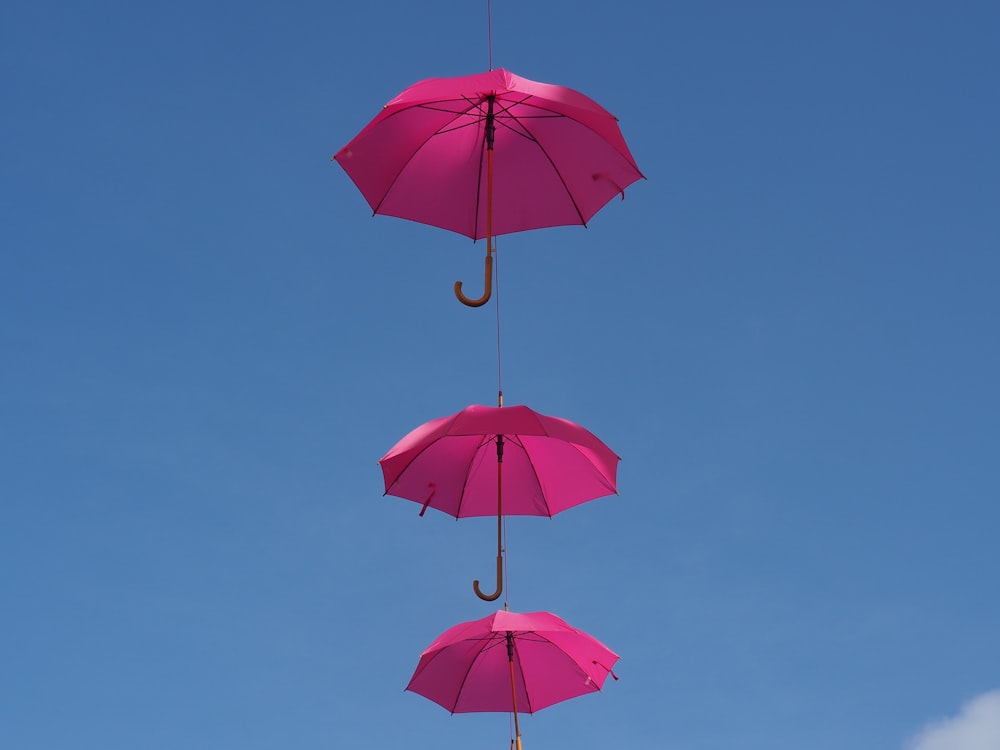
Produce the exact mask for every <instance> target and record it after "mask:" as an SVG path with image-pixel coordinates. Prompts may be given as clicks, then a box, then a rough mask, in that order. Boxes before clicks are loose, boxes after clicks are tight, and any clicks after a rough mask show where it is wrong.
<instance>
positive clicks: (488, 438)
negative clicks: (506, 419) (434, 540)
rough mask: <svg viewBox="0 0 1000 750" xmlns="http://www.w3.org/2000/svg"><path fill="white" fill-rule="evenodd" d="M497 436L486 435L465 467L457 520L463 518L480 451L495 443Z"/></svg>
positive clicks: (456, 514)
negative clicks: (467, 488) (466, 497)
mask: <svg viewBox="0 0 1000 750" xmlns="http://www.w3.org/2000/svg"><path fill="white" fill-rule="evenodd" d="M495 439H496V435H484V436H483V439H482V440H481V441H480V442H479V445H477V446H476V450H475V451H474V452H473V454H472V460H471V461H469V463H467V464H466V465H465V478H464V479H463V480H462V486H461V488H460V491H459V493H458V507H457V508H455V518H456V519H458V518H461V517H462V505H463V503H465V489H466V487H468V486H469V479H470V478H471V477H472V467H473V465H475V463H476V457H477V456H478V455H479V451H480V450H481V449H482V448H485V447H486V446H487V445H489V444H490V443H492V442H495Z"/></svg>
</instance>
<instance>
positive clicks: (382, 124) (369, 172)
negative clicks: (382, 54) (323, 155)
mask: <svg viewBox="0 0 1000 750" xmlns="http://www.w3.org/2000/svg"><path fill="white" fill-rule="evenodd" d="M494 152H496V159H495V162H496V163H495V165H494ZM333 158H334V159H335V160H336V161H337V163H338V164H340V165H341V166H342V167H343V168H344V170H345V171H346V172H347V174H348V175H349V176H350V178H351V179H352V180H353V181H354V183H355V185H357V187H358V189H359V190H360V191H361V193H362V194H363V195H364V197H365V199H366V200H367V201H368V204H369V205H370V206H371V208H372V211H373V212H374V213H376V214H384V215H387V216H396V217H400V218H403V219H409V220H411V221H417V222H420V223H423V224H430V225H432V226H436V227H441V228H443V229H447V230H450V231H453V232H458V233H459V234H463V235H465V236H466V237H471V238H472V239H473V240H477V239H482V238H486V242H487V247H486V277H485V286H486V290H485V293H484V295H483V296H482V297H481V298H480V299H476V300H472V299H469V298H468V297H466V296H465V295H464V294H463V293H462V283H461V282H456V283H455V294H456V295H457V296H458V298H459V299H460V300H461V301H462V302H464V303H465V304H467V305H470V306H472V307H477V306H479V305H482V304H485V302H486V301H487V300H488V299H489V298H490V294H491V288H492V264H493V252H494V248H493V244H492V243H493V237H495V236H496V235H500V234H507V233H510V232H520V231H524V230H529V229H540V228H542V227H554V226H564V225H572V224H583V225H586V224H587V222H588V221H590V219H591V217H593V216H594V214H596V213H597V212H598V211H599V210H600V209H601V208H602V207H603V206H604V205H605V204H606V203H607V202H608V201H610V200H611V199H612V198H614V197H615V196H616V195H621V196H622V198H624V197H625V188H626V187H628V186H629V185H631V184H632V183H633V182H635V181H636V180H638V179H640V178H641V177H642V176H643V175H642V173H641V172H640V171H639V168H638V166H636V163H635V159H633V157H632V154H631V153H630V152H629V149H628V146H627V145H626V144H625V139H624V138H623V136H622V134H621V130H619V128H618V121H617V119H616V118H615V117H614V115H612V114H611V113H610V112H608V111H607V110H606V109H604V108H603V107H602V106H601V105H599V104H598V103H597V102H595V101H593V100H592V99H590V98H588V97H587V96H584V95H583V94H581V93H579V92H577V91H574V90H572V89H568V88H565V87H563V86H555V85H552V84H547V83H538V82H536V81H530V80H528V79H527V78H521V77H520V76H517V75H514V74H513V73H510V72H509V71H506V70H503V69H502V68H501V69H497V70H491V71H489V72H486V73H479V74H476V75H470V76H462V77H458V78H430V79H427V80H424V81H420V82H419V83H415V84H414V85H412V86H410V87H409V88H407V89H406V90H404V91H403V92H402V93H401V94H399V95H398V96H397V97H396V98H395V99H393V100H392V101H390V102H389V103H388V104H386V105H385V107H384V108H383V109H382V111H381V112H380V113H379V114H378V115H377V116H376V117H375V119H373V120H372V121H371V122H370V123H369V124H368V125H367V126H366V127H365V128H364V129H363V130H362V131H361V132H360V133H359V134H358V135H357V136H356V137H355V138H354V139H353V140H352V141H351V142H350V143H348V144H347V145H346V146H344V148H342V149H341V150H340V151H338V152H337V153H336V154H335V155H334V157H333Z"/></svg>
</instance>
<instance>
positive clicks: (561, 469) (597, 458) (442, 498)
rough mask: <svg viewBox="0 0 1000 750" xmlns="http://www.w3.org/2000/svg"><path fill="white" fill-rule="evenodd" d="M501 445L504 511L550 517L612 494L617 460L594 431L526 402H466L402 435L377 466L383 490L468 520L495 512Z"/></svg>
mask: <svg viewBox="0 0 1000 750" xmlns="http://www.w3.org/2000/svg"><path fill="white" fill-rule="evenodd" d="M499 437H502V443H503V448H502V452H503V514H504V515H521V516H525V515H527V516H553V515H555V514H556V513H559V512H561V511H564V510H566V509H567V508H571V507H573V506H574V505H579V504H580V503H583V502H586V501H588V500H593V499H594V498H598V497H603V496H605V495H612V494H615V493H616V492H617V490H616V488H615V483H616V474H617V471H618V461H619V460H620V459H619V458H618V456H617V455H615V453H614V452H613V451H612V450H611V449H610V448H608V446H607V445H605V444H604V443H603V442H601V441H600V440H599V439H598V438H597V437H595V436H594V435H593V433H591V432H589V431H588V430H586V429H584V428H583V427H581V426H580V425H578V424H574V423H573V422H570V421H568V420H566V419H561V418H559V417H549V416H546V415H544V414H539V413H538V412H535V411H533V410H531V409H529V408H528V407H527V406H504V407H492V406H478V405H477V406H469V407H467V408H465V409H463V410H462V411H460V412H458V413H457V414H452V415H451V416H448V417H441V418H439V419H434V420H432V421H430V422H427V423H426V424H423V425H421V426H420V427H417V428H416V429H415V430H413V431H412V432H411V433H410V434H408V435H407V436H406V437H404V438H403V439H402V440H400V441H399V442H398V443H397V444H396V445H395V446H394V447H393V448H392V449H391V450H390V451H389V452H388V453H386V454H385V456H383V457H382V459H381V460H380V461H379V464H380V465H381V467H382V474H383V478H384V480H385V492H386V494H387V495H396V496H397V497H402V498H406V499H408V500H413V501H414V502H418V503H420V504H422V505H425V506H426V507H431V508H437V509H438V510H440V511H443V512H444V513H448V514H449V515H452V516H455V517H456V518H465V517H468V516H489V515H496V513H497V492H498V489H497V473H498V471H499V464H498V461H497V443H498V441H499Z"/></svg>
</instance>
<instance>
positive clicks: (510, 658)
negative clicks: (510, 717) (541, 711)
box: [507, 630, 521, 750]
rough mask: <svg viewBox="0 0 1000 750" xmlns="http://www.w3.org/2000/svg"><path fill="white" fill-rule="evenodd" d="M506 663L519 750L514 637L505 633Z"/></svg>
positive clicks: (519, 731)
mask: <svg viewBox="0 0 1000 750" xmlns="http://www.w3.org/2000/svg"><path fill="white" fill-rule="evenodd" d="M507 663H508V664H510V700H511V705H512V706H513V707H514V737H515V742H516V743H517V750H521V727H520V726H518V723H517V687H516V683H515V681H514V635H513V633H511V632H510V631H509V630H508V631H507Z"/></svg>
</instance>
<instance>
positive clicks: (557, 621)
mask: <svg viewBox="0 0 1000 750" xmlns="http://www.w3.org/2000/svg"><path fill="white" fill-rule="evenodd" d="M616 661H618V655H617V654H615V653H614V652H613V651H612V650H611V649H609V648H608V647H607V646H605V645H604V644H603V643H601V642H600V641H598V640H597V639H596V638H594V637H593V636H590V635H588V634H586V633H584V632H583V631H581V630H577V629H576V628H574V627H573V626H571V625H569V624H568V623H566V621H565V620H562V619H561V618H559V617H557V616H556V615H554V614H551V613H549V612H531V613H527V614H519V613H517V612H507V611H503V610H502V611H500V612H496V613H495V614H492V615H490V616H489V617H484V618H483V619H481V620H474V621H472V622H464V623H462V624H460V625H456V626H454V627H452V628H449V629H448V630H446V631H445V632H444V633H442V634H441V635H440V636H438V638H437V640H435V641H434V643H432V644H431V645H430V646H429V647H428V648H427V650H426V651H424V653H423V654H421V656H420V661H419V663H418V664H417V669H416V671H415V672H414V673H413V677H411V678H410V682H409V684H408V685H407V686H406V689H407V690H410V691H412V692H414V693H418V694H420V695H422V696H424V697H425V698H429V699H430V700H432V701H434V702H435V703H437V704H438V705H440V706H443V707H444V708H446V709H448V710H449V711H451V712H452V713H467V712H479V711H503V712H508V713H513V714H514V727H515V730H514V731H515V735H516V737H517V746H518V748H520V747H521V732H520V728H519V727H518V724H517V715H518V712H521V713H528V714H530V713H534V712H535V711H539V710H541V709H543V708H545V707H546V706H551V705H552V704H553V703H558V702H560V701H564V700H569V699H570V698H575V697H577V696H580V695H585V694H587V693H594V692H597V691H599V690H600V689H601V687H602V686H603V685H604V681H605V680H606V679H607V676H608V675H609V674H610V675H611V676H612V677H613V678H614V679H616V680H617V679H618V677H617V676H615V674H614V672H612V671H611V669H612V667H613V666H614V664H615V662H616Z"/></svg>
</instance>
